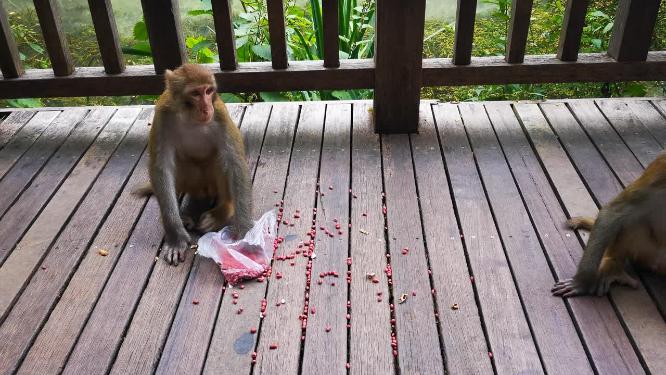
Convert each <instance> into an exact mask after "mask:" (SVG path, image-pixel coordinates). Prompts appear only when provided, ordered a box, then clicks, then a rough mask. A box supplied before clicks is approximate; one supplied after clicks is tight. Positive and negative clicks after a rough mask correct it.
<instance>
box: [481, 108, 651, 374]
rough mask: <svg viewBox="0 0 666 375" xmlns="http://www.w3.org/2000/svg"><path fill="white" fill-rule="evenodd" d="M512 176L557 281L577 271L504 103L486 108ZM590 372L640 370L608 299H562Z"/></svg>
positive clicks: (578, 250)
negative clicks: (582, 344)
mask: <svg viewBox="0 0 666 375" xmlns="http://www.w3.org/2000/svg"><path fill="white" fill-rule="evenodd" d="M485 106H486V110H487V111H488V114H489V117H490V119H491V121H492V124H493V128H494V129H495V133H496V134H497V136H498V138H499V140H500V142H501V144H502V147H503V150H504V153H505V155H506V158H507V160H508V162H509V164H510V166H511V170H512V173H513V175H514V178H515V180H516V183H517V184H518V186H519V188H520V191H521V195H522V197H523V199H524V201H525V205H526V206H527V208H528V210H529V212H530V216H531V218H532V220H533V222H534V226H535V228H536V229H537V231H538V233H539V236H540V238H541V242H542V243H543V246H544V248H545V250H546V253H547V255H548V257H549V259H550V263H551V265H552V267H553V269H554V271H555V273H556V275H557V276H558V279H559V280H562V279H565V278H569V277H571V275H573V274H574V273H575V272H576V267H577V265H578V261H579V260H580V257H581V254H582V252H583V249H582V247H581V244H580V242H579V241H578V239H577V238H576V236H575V233H574V232H573V231H571V230H570V229H568V228H566V227H565V226H564V225H562V224H563V223H564V222H565V221H566V220H567V217H566V214H565V212H564V209H563V208H562V206H561V204H560V202H559V201H558V197H557V196H556V194H555V192H554V191H553V188H552V187H551V184H550V182H549V181H548V177H547V175H546V173H545V172H544V170H543V169H542V167H541V164H540V163H539V160H538V159H537V156H536V155H535V153H534V151H533V150H532V147H531V146H530V144H529V143H528V140H527V138H525V134H524V132H523V129H522V128H521V126H520V123H519V122H518V119H517V118H516V114H515V113H514V112H513V109H512V108H511V105H510V104H509V103H493V104H491V103H486V104H485ZM566 303H567V304H568V305H569V306H570V307H571V311H572V315H573V317H574V318H575V319H576V322H577V326H578V329H579V330H580V334H581V337H582V338H583V340H584V342H585V345H586V349H587V351H588V352H589V353H590V358H591V360H592V362H593V363H594V366H595V369H596V370H597V371H598V372H599V373H602V374H606V373H608V374H618V375H619V374H626V373H640V372H642V368H641V365H640V362H639V361H638V358H637V357H636V353H635V352H634V348H633V347H632V343H631V342H630V340H629V338H628V337H627V335H626V333H625V332H624V328H623V327H622V323H621V321H620V320H619V319H618V317H617V315H616V314H615V310H614V308H613V306H611V304H610V302H609V300H608V299H607V298H597V297H584V298H571V299H568V300H566Z"/></svg>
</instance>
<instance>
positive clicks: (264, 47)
mask: <svg viewBox="0 0 666 375" xmlns="http://www.w3.org/2000/svg"><path fill="white" fill-rule="evenodd" d="M252 52H254V54H255V55H257V56H259V57H261V58H262V59H264V60H266V61H270V60H271V46H270V45H268V44H259V45H254V46H252Z"/></svg>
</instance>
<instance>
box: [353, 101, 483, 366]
mask: <svg viewBox="0 0 666 375" xmlns="http://www.w3.org/2000/svg"><path fill="white" fill-rule="evenodd" d="M354 140H355V141H356V135H354ZM411 140H412V147H413V150H412V153H413V158H414V167H415V172H416V173H415V177H416V181H417V184H418V187H419V201H420V202H421V216H422V218H423V219H422V220H423V230H424V233H425V242H426V244H427V245H428V256H429V258H430V267H431V268H432V281H433V286H434V287H435V289H436V290H437V293H436V295H435V300H436V302H437V307H438V313H439V324H440V327H441V329H440V331H441V335H442V344H443V346H444V352H445V358H446V366H447V370H448V371H449V373H451V374H489V373H492V371H493V370H492V365H491V362H490V361H489V360H488V351H489V349H488V344H487V343H486V338H485V336H484V333H483V325H482V323H481V313H480V311H479V308H478V306H477V304H476V300H475V294H474V288H473V287H472V283H471V282H470V274H471V272H470V270H469V267H468V266H467V260H466V258H465V250H464V248H463V244H462V240H461V238H460V229H459V228H458V222H457V221H456V214H455V209H454V204H453V201H452V200H451V192H450V190H449V181H448V177H447V176H446V169H445V166H444V163H443V160H442V154H441V150H440V146H439V142H438V137H437V129H436V127H435V123H434V118H433V114H432V108H431V105H430V104H421V124H420V125H419V133H418V134H414V135H411ZM354 180H355V179H354ZM452 286H455V287H452ZM454 304H457V305H458V309H457V310H454V309H453V308H452V306H453V305H454Z"/></svg>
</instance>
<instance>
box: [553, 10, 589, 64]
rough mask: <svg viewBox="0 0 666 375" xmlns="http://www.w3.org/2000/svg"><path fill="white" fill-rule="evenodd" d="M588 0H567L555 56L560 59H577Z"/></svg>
mask: <svg viewBox="0 0 666 375" xmlns="http://www.w3.org/2000/svg"><path fill="white" fill-rule="evenodd" d="M589 4H590V1H589V0H568V1H567V5H566V8H565V10H564V20H563V22H562V31H561V32H560V42H559V46H558V48H557V58H558V59H560V60H562V61H576V60H578V51H579V50H580V39H581V37H582V35H583V27H585V15H586V14H587V7H588V5H589Z"/></svg>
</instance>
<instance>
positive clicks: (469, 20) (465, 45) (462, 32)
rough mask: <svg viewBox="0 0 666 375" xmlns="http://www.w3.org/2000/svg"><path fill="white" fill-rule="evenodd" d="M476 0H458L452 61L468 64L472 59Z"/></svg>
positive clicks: (458, 63) (456, 63)
mask: <svg viewBox="0 0 666 375" xmlns="http://www.w3.org/2000/svg"><path fill="white" fill-rule="evenodd" d="M475 17H476V0H458V10H457V12H456V34H455V37H454V41H453V63H454V64H455V65H468V64H469V63H470V62H471V61H472V42H473V40H474V18H475Z"/></svg>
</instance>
